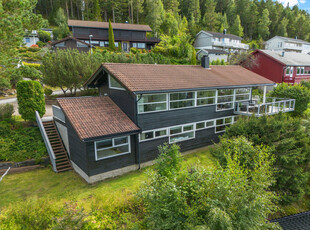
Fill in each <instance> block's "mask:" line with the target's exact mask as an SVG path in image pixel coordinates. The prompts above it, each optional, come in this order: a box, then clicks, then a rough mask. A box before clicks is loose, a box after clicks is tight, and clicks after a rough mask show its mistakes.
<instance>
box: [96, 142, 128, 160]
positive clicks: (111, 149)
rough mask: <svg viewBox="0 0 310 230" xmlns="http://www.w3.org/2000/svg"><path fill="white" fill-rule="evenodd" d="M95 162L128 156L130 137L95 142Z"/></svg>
mask: <svg viewBox="0 0 310 230" xmlns="http://www.w3.org/2000/svg"><path fill="white" fill-rule="evenodd" d="M94 145H95V158H96V161H98V160H102V159H106V158H111V157H117V156H121V155H124V154H128V153H130V151H131V147H130V136H124V137H116V138H112V139H105V140H102V141H95V142H94Z"/></svg>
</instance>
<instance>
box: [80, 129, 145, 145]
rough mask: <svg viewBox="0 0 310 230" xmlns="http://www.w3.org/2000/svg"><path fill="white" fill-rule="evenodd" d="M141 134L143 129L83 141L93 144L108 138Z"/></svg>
mask: <svg viewBox="0 0 310 230" xmlns="http://www.w3.org/2000/svg"><path fill="white" fill-rule="evenodd" d="M140 132H141V129H140V128H139V129H137V130H133V131H128V132H122V133H113V134H108V135H103V136H95V137H88V138H83V139H81V140H82V141H83V142H93V141H99V140H102V139H107V138H114V137H117V136H129V135H133V134H138V133H140Z"/></svg>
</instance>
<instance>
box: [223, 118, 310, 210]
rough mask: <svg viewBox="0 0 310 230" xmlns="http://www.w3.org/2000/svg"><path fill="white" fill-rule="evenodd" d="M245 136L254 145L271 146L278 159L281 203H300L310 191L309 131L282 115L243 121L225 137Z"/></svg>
mask: <svg viewBox="0 0 310 230" xmlns="http://www.w3.org/2000/svg"><path fill="white" fill-rule="evenodd" d="M239 136H244V137H246V138H247V139H248V140H250V141H252V142H253V144H254V145H268V146H269V147H270V148H271V150H272V154H273V156H274V158H275V164H274V169H275V170H276V174H275V176H276V184H275V185H274V186H273V190H274V191H276V192H277V193H278V194H281V196H282V197H281V199H282V203H284V204H289V203H292V202H295V201H298V200H300V199H301V197H303V196H304V195H305V193H306V192H307V189H308V188H309V185H308V183H309V170H308V168H309V162H310V148H309V146H310V138H309V130H307V129H305V128H304V127H303V126H302V122H301V120H300V119H298V118H291V117H288V116H286V115H285V114H279V115H274V116H269V117H260V118H255V117H252V118H248V119H247V118H243V119H239V120H238V121H237V123H235V124H234V125H232V126H231V127H229V128H228V129H226V132H225V134H224V135H223V137H224V138H233V137H239Z"/></svg>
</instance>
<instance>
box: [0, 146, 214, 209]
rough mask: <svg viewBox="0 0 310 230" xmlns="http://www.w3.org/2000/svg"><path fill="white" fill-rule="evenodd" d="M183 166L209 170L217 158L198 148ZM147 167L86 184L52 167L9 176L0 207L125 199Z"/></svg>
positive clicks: (1, 188)
mask: <svg viewBox="0 0 310 230" xmlns="http://www.w3.org/2000/svg"><path fill="white" fill-rule="evenodd" d="M184 159H185V161H184V166H185V167H187V166H190V165H194V164H199V165H200V166H202V167H204V168H205V169H207V170H212V169H214V168H215V165H216V160H215V158H213V157H212V155H211V154H210V152H209V150H208V149H203V150H198V151H197V152H194V153H192V154H188V155H185V156H184ZM150 168H152V167H147V168H145V169H142V170H140V171H134V172H131V173H127V174H125V175H123V176H120V177H117V178H112V179H109V180H105V181H102V182H98V183H96V184H92V185H89V184H87V183H86V182H85V181H84V180H83V179H82V178H81V177H80V176H79V175H77V174H76V173H75V172H74V171H69V172H64V173H54V172H53V171H52V170H51V168H44V169H38V170H35V171H31V172H25V173H19V174H12V175H7V176H5V177H4V179H3V180H2V181H1V182H0V194H1V196H0V208H4V207H5V206H8V205H10V204H12V205H14V203H16V202H22V201H27V200H32V199H46V200H51V201H53V202H55V203H64V202H69V201H73V202H77V203H81V204H82V206H83V207H84V208H90V205H91V204H92V203H94V202H96V201H97V200H98V199H100V200H103V201H104V202H105V203H111V202H115V201H121V202H122V201H126V200H127V199H128V198H129V197H131V196H132V194H133V193H134V192H135V191H136V190H137V189H138V188H139V186H140V184H141V183H142V182H143V181H145V180H146V179H147V173H146V171H147V170H149V169H150Z"/></svg>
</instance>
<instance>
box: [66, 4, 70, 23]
mask: <svg viewBox="0 0 310 230" xmlns="http://www.w3.org/2000/svg"><path fill="white" fill-rule="evenodd" d="M66 11H67V18H68V19H69V8H68V2H67V1H66Z"/></svg>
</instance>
